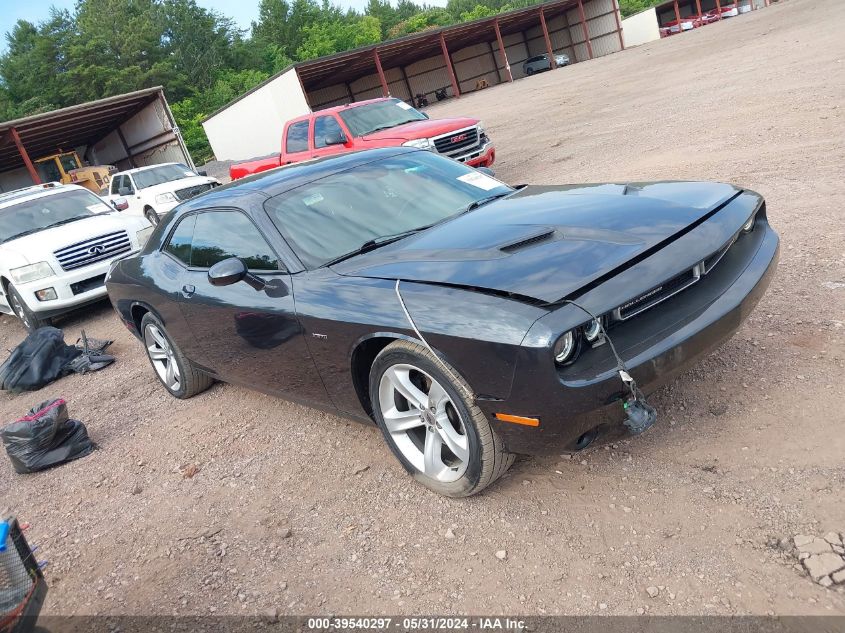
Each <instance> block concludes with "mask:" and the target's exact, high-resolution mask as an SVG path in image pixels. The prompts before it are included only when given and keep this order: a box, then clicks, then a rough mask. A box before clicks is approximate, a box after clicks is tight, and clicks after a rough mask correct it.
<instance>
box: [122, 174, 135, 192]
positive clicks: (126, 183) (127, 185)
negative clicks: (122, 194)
mask: <svg viewBox="0 0 845 633" xmlns="http://www.w3.org/2000/svg"><path fill="white" fill-rule="evenodd" d="M121 187H125V188H126V189H129V191H128V192H127V193H128V194H132V193H135V185H134V184H133V182H132V178H131V177H130V176H129V174H123V183H122V184H121Z"/></svg>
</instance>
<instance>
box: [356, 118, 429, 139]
mask: <svg viewBox="0 0 845 633" xmlns="http://www.w3.org/2000/svg"><path fill="white" fill-rule="evenodd" d="M419 120H420V119H408V120H407V121H399V123H391V124H390V125H380V126H378V127H376V128H373V129H372V130H370V131H369V132H365V133H364V134H362V135H361V136H367V135H368V134H374V133H376V132H381V131H382V130H389V129H390V128H392V127H398V126H400V125H405V124H406V123H413V122H414V121H419Z"/></svg>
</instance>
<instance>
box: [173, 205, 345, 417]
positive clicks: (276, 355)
mask: <svg viewBox="0 0 845 633" xmlns="http://www.w3.org/2000/svg"><path fill="white" fill-rule="evenodd" d="M193 217H194V218H195V219H194V226H193V235H192V238H191V254H190V266H189V267H188V268H187V269H186V271H185V273H184V276H183V285H182V288H181V298H180V302H181V303H180V304H181V308H182V312H183V314H184V317H185V320H186V322H187V323H188V326H189V327H190V328H191V329H192V331H193V333H194V337H195V338H196V340H197V349H196V353H195V355H194V356H193V360H194V361H195V362H197V363H198V364H200V365H202V366H203V367H206V368H208V369H210V370H212V371H213V372H215V373H216V374H217V375H218V376H219V377H220V378H222V379H223V380H225V381H227V382H234V383H239V384H243V385H246V386H249V387H252V388H256V389H259V390H263V391H268V392H270V393H277V394H281V395H285V396H288V397H291V398H295V399H302V400H306V401H310V402H318V403H328V402H329V398H328V396H327V394H326V390H325V388H324V387H323V383H322V381H321V380H320V377H319V374H318V373H317V369H316V366H315V365H314V362H313V360H312V359H311V355H310V353H309V352H308V348H307V346H306V344H305V339H304V337H303V332H302V328H301V326H300V323H299V319H298V318H297V316H296V309H295V306H294V297H293V287H292V280H291V275H289V274H288V273H287V272H286V271H285V270H284V266H283V265H282V263H281V261H280V259H279V257H278V255H277V254H276V252H275V251H274V249H273V248H272V247H271V246H270V243H269V241H268V240H267V238H266V237H265V235H264V234H263V233H262V231H261V230H259V228H258V227H257V226H256V224H255V223H254V222H253V221H252V219H251V218H250V217H249V215H248V214H247V213H245V212H244V211H242V210H240V209H230V208H225V209H208V210H204V211H201V212H198V213H196V214H194V216H193ZM230 257H237V258H239V259H241V260H242V261H243V262H244V263H245V264H247V267H248V268H249V271H250V274H251V275H254V276H255V277H257V278H258V279H260V280H261V282H263V283H264V284H265V286H264V288H262V289H260V290H259V289H256V288H255V287H253V286H252V285H250V284H249V283H247V282H245V281H241V282H237V283H234V284H232V285H229V286H222V287H221V286H212V285H211V283H210V282H209V280H208V269H209V268H210V267H211V266H213V265H214V264H216V263H217V262H220V261H223V260H224V259H228V258H230Z"/></svg>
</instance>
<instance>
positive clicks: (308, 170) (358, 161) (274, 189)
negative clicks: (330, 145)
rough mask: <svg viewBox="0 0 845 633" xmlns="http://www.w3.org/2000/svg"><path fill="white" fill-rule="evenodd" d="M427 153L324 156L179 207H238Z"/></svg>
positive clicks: (393, 150)
mask: <svg viewBox="0 0 845 633" xmlns="http://www.w3.org/2000/svg"><path fill="white" fill-rule="evenodd" d="M425 151H428V150H422V149H417V148H414V147H384V148H379V149H367V150H362V151H359V152H348V153H345V154H337V155H335V156H324V157H322V158H315V159H314V160H309V161H305V162H301V163H293V164H291V165H285V166H283V167H277V168H276V169H271V170H268V171H264V172H261V173H260V174H255V175H253V176H247V177H246V178H241V179H239V180H235V181H232V182H230V183H229V184H226V185H223V186H222V187H217V188H215V189H212V190H211V191H209V192H208V193H205V194H203V195H201V196H198V197H196V198H193V199H191V200H188V201H187V202H184V203H182V204H181V205H179V208H180V209H182V210H185V211H187V210H191V209H200V208H207V207H214V206H226V205H227V204H235V200H236V199H238V198H243V197H255V198H260V199H266V198H271V197H273V196H276V195H278V194H280V193H284V192H285V191H289V190H291V189H295V188H296V187H301V186H302V185H306V184H308V183H310V182H314V181H315V180H319V179H321V178H325V177H326V176H331V175H333V174H337V173H340V172H342V171H346V170H348V169H353V168H355V167H357V166H359V165H366V164H367V163H372V162H375V161H378V160H383V159H385V158H390V157H392V156H397V155H401V154H413V153H415V152H425Z"/></svg>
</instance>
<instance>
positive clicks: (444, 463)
mask: <svg viewBox="0 0 845 633" xmlns="http://www.w3.org/2000/svg"><path fill="white" fill-rule="evenodd" d="M441 362H442V359H438V358H435V356H434V355H433V354H432V353H431V352H430V351H429V350H428V349H427V348H426V347H424V346H422V345H420V344H418V343H412V342H409V341H396V342H394V343H391V344H390V345H388V346H387V347H385V348H384V350H382V351H381V353H380V354H379V355H378V356H377V357H376V359H375V361H374V362H373V366H372V368H371V370H370V401H371V402H372V403H373V414H374V416H375V418H376V423H377V424H378V426H379V428H380V429H381V431H382V434H383V435H384V439H385V441H386V442H387V444H388V446H390V449H391V450H392V451H393V454H394V455H396V458H397V459H398V460H399V462H400V463H401V464H402V466H403V467H404V468H405V470H407V471H408V472H409V473H410V474H411V475H412V476H413V477H414V479H416V480H417V481H418V482H419V483H421V484H422V485H423V486H425V487H427V488H430V489H431V490H433V491H435V492H437V493H440V494H442V495H445V496H448V497H468V496H470V495H474V494H476V493H478V492H480V491H481V490H483V489H484V488H486V487H487V486H489V485H490V484H492V483H493V482H494V481H496V480H497V479H498V478H499V477H501V476H502V475H503V474H504V473H505V472H506V471H507V469H508V468H510V466H511V464H513V461H514V455H513V454H511V453H508V452H507V451H506V450H505V446H504V443H503V442H502V440H501V439H500V438H499V437H498V435H496V432H495V430H493V427H491V426H490V422H489V421H488V420H487V417H486V416H485V415H484V412H483V411H481V409H480V408H478V407H477V406H476V405H475V403H474V402H473V401H472V399H471V398H470V396H468V394H469V393H471V391H470V389H469V385H468V384H467V383H466V381H465V380H464V379H463V378H461V377H460V375H459V374H458V372H457V371H456V370H455V369H454V368H452V367H450V366H448V365H447V367H449V372H446V371H444V369H443V366H442V365H441ZM406 395H407V397H406Z"/></svg>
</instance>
